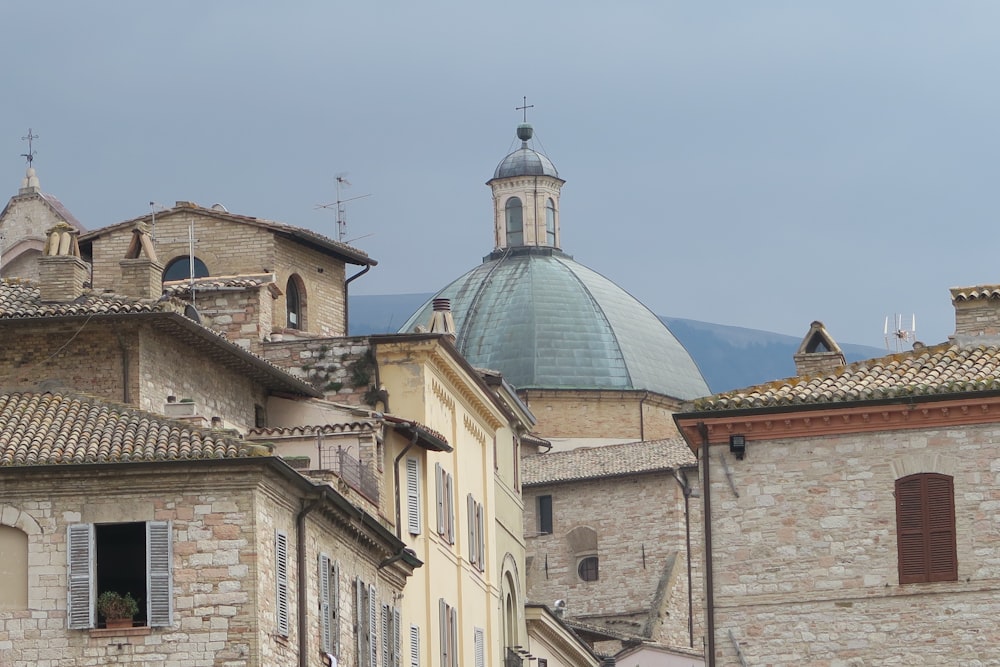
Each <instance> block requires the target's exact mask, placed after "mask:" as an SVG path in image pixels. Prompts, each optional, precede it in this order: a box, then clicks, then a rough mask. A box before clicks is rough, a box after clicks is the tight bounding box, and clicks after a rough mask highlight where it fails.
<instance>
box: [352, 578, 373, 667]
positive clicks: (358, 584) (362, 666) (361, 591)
mask: <svg viewBox="0 0 1000 667" xmlns="http://www.w3.org/2000/svg"><path fill="white" fill-rule="evenodd" d="M367 591H368V587H367V586H365V583H364V582H363V581H361V577H358V578H357V579H355V580H354V593H355V596H354V597H355V606H354V618H355V623H356V625H355V627H354V636H355V637H357V651H358V665H359V667H366V665H368V660H369V659H370V658H371V648H370V647H369V646H368V642H369V641H370V640H371V637H370V636H369V634H368V628H367V626H368V600H367V597H366V595H365V593H366V592H367Z"/></svg>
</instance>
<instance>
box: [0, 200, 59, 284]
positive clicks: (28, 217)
mask: <svg viewBox="0 0 1000 667" xmlns="http://www.w3.org/2000/svg"><path fill="white" fill-rule="evenodd" d="M57 222H60V220H59V218H58V216H56V215H55V213H53V211H52V209H51V208H50V207H49V206H48V204H46V203H45V201H44V200H43V199H42V197H41V195H40V194H38V193H30V192H29V193H27V194H19V195H15V196H14V197H11V199H10V202H9V203H8V205H7V209H6V215H5V216H4V217H3V219H2V220H0V235H2V236H3V238H2V239H0V253H2V255H0V260H2V261H0V275H2V276H3V277H4V278H13V277H17V278H24V279H26V280H31V281H37V280H38V259H39V257H40V256H41V252H40V251H41V249H42V246H44V245H45V232H46V231H47V230H49V229H50V228H52V226H53V225H55V224H56V223H57Z"/></svg>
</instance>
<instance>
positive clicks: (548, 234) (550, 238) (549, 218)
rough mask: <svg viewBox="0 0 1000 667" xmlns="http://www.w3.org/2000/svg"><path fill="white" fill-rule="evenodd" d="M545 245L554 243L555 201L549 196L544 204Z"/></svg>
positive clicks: (553, 245)
mask: <svg viewBox="0 0 1000 667" xmlns="http://www.w3.org/2000/svg"><path fill="white" fill-rule="evenodd" d="M545 245H549V246H552V247H553V248H554V247H555V245H556V203H555V202H554V201H553V200H552V198H551V197H549V201H548V202H546V204H545Z"/></svg>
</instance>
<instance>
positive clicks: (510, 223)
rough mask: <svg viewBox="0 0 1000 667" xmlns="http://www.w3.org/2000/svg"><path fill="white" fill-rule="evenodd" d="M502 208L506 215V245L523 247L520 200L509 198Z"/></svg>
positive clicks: (522, 218) (522, 222)
mask: <svg viewBox="0 0 1000 667" xmlns="http://www.w3.org/2000/svg"><path fill="white" fill-rule="evenodd" d="M504 208H505V209H506V213H507V245H508V246H518V245H524V214H523V209H522V208H521V200H520V199H518V198H517V197H511V198H510V199H508V200H507V203H506V204H505V205H504Z"/></svg>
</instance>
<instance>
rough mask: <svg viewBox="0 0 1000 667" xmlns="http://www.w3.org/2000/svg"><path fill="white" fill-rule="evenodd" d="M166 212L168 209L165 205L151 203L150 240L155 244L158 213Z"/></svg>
mask: <svg viewBox="0 0 1000 667" xmlns="http://www.w3.org/2000/svg"><path fill="white" fill-rule="evenodd" d="M166 210H167V207H166V206H164V205H163V204H158V203H156V202H155V201H151V202H149V213H150V217H149V238H150V239H152V241H153V243H156V212H157V211H166Z"/></svg>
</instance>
